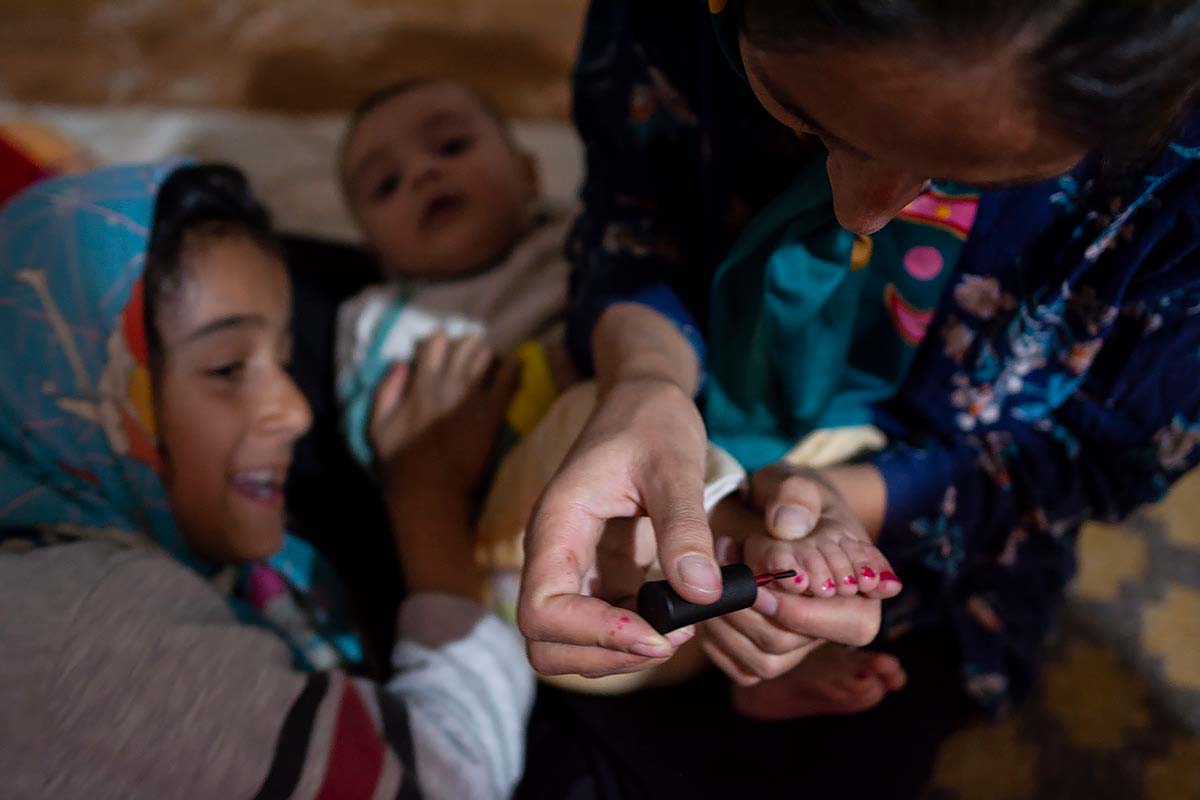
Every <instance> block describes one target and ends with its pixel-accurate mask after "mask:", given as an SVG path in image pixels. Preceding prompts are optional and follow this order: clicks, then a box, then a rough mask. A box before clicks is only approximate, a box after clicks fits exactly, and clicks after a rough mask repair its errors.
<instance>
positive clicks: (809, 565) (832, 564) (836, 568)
mask: <svg viewBox="0 0 1200 800" xmlns="http://www.w3.org/2000/svg"><path fill="white" fill-rule="evenodd" d="M757 544H758V545H759V547H758V548H756V549H761V550H763V551H765V552H761V553H759V554H756V558H755V560H754V563H756V564H757V563H765V564H766V567H765V569H766V571H769V572H783V571H785V570H795V571H796V577H794V578H789V579H786V580H781V581H778V582H776V583H774V584H772V585H771V588H773V589H778V590H782V591H792V592H798V593H804V594H811V595H813V596H814V597H836V596H838V595H842V596H850V595H855V594H865V595H869V596H870V597H873V598H876V599H879V600H886V599H888V598H891V597H895V596H896V595H897V594H899V593H900V588H901V587H900V579H899V578H898V577H896V573H895V572H894V571H893V570H892V565H891V564H890V563H889V562H888V560H887V559H886V558H885V557H884V555H883V553H881V552H880V551H879V548H878V547H876V546H875V545H873V544H870V543H869V542H864V541H860V540H858V539H852V538H850V537H849V536H845V535H842V534H839V533H831V534H825V533H814V534H811V535H810V536H808V537H807V538H804V539H799V540H793V541H773V542H762V541H761V540H760V542H758V543H757ZM760 559H761V560H760Z"/></svg>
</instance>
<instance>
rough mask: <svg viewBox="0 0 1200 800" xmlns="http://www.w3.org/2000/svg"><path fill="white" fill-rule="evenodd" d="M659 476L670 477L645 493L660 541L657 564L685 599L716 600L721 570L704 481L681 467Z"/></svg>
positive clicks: (719, 590) (656, 534)
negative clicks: (710, 523)
mask: <svg viewBox="0 0 1200 800" xmlns="http://www.w3.org/2000/svg"><path fill="white" fill-rule="evenodd" d="M659 475H660V476H662V475H669V476H670V477H668V478H665V479H663V480H662V481H661V482H660V483H659V484H658V485H657V486H656V487H655V488H654V490H653V491H650V492H645V493H643V504H644V505H645V508H646V512H647V514H648V515H649V517H650V521H651V522H652V523H653V524H654V531H655V538H656V539H657V541H658V563H659V564H661V565H662V569H663V573H664V574H665V575H666V578H667V582H668V583H670V584H671V588H673V589H674V590H675V591H676V592H678V593H679V594H680V596H681V597H683V599H684V600H687V601H689V602H692V603H701V604H704V605H707V604H708V603H712V602H715V601H716V600H717V598H719V597H720V596H721V571H720V568H719V567H718V566H717V560H716V558H715V557H714V554H713V535H712V529H711V528H709V526H708V516H707V515H706V514H705V513H704V480H703V478H702V477H700V476H691V475H689V474H688V472H687V471H686V470H681V469H676V470H671V469H664V470H661V471H659Z"/></svg>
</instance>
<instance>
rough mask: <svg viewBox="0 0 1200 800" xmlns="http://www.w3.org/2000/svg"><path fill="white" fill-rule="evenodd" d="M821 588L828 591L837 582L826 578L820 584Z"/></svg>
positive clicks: (834, 586) (833, 587)
mask: <svg viewBox="0 0 1200 800" xmlns="http://www.w3.org/2000/svg"><path fill="white" fill-rule="evenodd" d="M821 588H822V589H824V590H825V591H829V590H830V589H836V588H837V584H836V583H834V582H833V581H832V580H828V581H825V582H824V583H822V584H821Z"/></svg>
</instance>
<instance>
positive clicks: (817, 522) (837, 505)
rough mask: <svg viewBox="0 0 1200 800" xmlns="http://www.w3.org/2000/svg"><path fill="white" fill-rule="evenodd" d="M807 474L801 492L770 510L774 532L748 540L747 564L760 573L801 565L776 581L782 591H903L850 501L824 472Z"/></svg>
mask: <svg viewBox="0 0 1200 800" xmlns="http://www.w3.org/2000/svg"><path fill="white" fill-rule="evenodd" d="M804 474H805V475H807V477H808V480H806V481H803V482H799V483H798V486H797V488H796V491H800V490H801V489H803V491H802V492H801V493H800V495H798V496H795V497H790V498H788V501H787V505H777V507H773V508H768V509H767V519H770V520H773V521H774V524H773V525H770V526H769V527H770V532H767V531H764V532H763V533H759V534H756V535H753V536H751V537H750V538H748V539H747V540H746V541H745V542H744V543H743V552H744V554H745V559H746V563H748V564H749V565H750V566H751V567H752V568H753V569H754V570H755V571H756V572H784V571H786V570H795V571H796V576H795V577H794V578H788V579H785V580H781V581H776V582H775V583H773V584H771V588H772V589H775V590H778V591H786V592H792V593H798V594H811V595H813V596H814V597H835V596H838V595H842V596H850V595H855V594H860V593H861V594H865V595H869V596H870V597H872V598H875V599H880V600H885V599H887V598H889V597H894V596H896V595H897V594H899V593H900V588H901V587H900V579H899V578H897V577H896V574H895V572H894V571H893V570H892V565H891V564H890V563H889V562H888V560H887V559H886V558H885V557H884V555H883V553H881V552H880V551H879V548H877V547H876V546H875V545H874V544H873V543H872V542H871V538H870V536H869V535H868V534H867V531H866V529H865V528H863V526H862V523H861V522H860V521H859V520H858V518H857V517H856V516H855V515H854V513H853V512H852V511H850V506H849V504H848V503H847V502H846V500H845V499H844V498H843V497H842V496H841V495H840V494H839V493H838V491H837V489H835V488H834V487H833V486H832V485H831V484H830V483H829V482H828V481H826V480H824V478H823V477H822V476H821V475H820V473H819V472H817V471H815V470H813V471H807V472H806V473H804ZM808 495H811V496H808ZM813 509H815V510H816V512H817V513H816V514H813V513H812V511H811V510H813ZM789 534H790V536H789ZM785 537H787V538H785Z"/></svg>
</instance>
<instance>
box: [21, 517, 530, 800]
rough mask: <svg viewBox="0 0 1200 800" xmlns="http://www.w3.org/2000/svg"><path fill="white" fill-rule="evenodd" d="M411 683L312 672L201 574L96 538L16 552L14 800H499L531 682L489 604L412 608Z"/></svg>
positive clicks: (402, 622) (405, 656)
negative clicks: (245, 620)
mask: <svg viewBox="0 0 1200 800" xmlns="http://www.w3.org/2000/svg"><path fill="white" fill-rule="evenodd" d="M398 624H399V644H398V645H397V646H396V649H395V651H394V653H393V657H392V661H393V667H394V673H393V677H392V679H391V680H390V681H389V682H388V683H387V684H375V683H372V682H370V681H365V680H361V679H357V678H352V677H349V676H347V675H345V674H343V673H340V672H322V673H303V672H298V671H296V670H295V669H294V668H293V666H292V660H291V655H290V654H289V652H288V649H287V647H286V645H285V644H284V643H283V642H282V641H281V640H280V639H278V638H277V637H276V636H275V635H274V634H272V633H270V632H268V631H265V630H262V629H259V628H256V627H252V626H247V625H244V624H240V623H239V622H238V621H237V620H236V619H235V617H234V616H233V614H232V612H231V611H230V610H229V607H228V606H227V605H226V603H225V601H224V600H223V598H222V597H221V596H220V595H219V594H218V593H217V592H216V591H214V590H213V589H212V588H211V587H210V586H209V585H208V584H207V583H205V582H204V580H203V579H201V578H200V577H198V576H197V575H196V574H195V573H193V572H191V571H189V570H187V569H186V568H184V567H182V566H180V565H178V564H177V563H175V562H174V561H172V560H171V559H169V558H167V557H165V556H163V555H161V554H159V553H158V552H157V551H155V550H152V549H139V550H129V549H123V548H120V547H118V546H116V545H113V544H108V543H105V542H96V541H91V542H85V543H79V544H72V545H63V546H59V547H53V548H47V549H43V550H36V551H32V552H30V553H26V554H16V553H0V776H3V777H0V795H3V796H4V797H5V798H14V800H17V799H18V798H41V797H55V798H71V797H88V798H93V799H94V800H101V799H102V798H138V797H155V798H157V797H171V798H173V800H183V798H215V797H220V798H243V797H244V798H285V797H286V798H291V797H295V798H393V797H396V798H420V797H429V798H441V797H444V798H455V799H456V800H457V799H459V798H498V797H505V796H507V795H508V794H510V793H511V791H512V789H513V787H514V786H515V784H516V781H517V780H518V778H519V777H520V773H521V769H522V761H523V756H524V725H525V720H526V718H527V715H528V712H529V707H530V704H531V701H532V695H533V678H532V675H531V673H530V670H529V667H528V665H527V663H526V660H525V655H524V650H523V647H522V642H521V640H520V637H519V635H518V634H517V633H516V632H515V631H514V630H512V629H511V628H510V627H508V626H507V625H505V624H504V623H502V622H501V621H500V620H499V619H498V618H496V617H495V616H492V615H490V614H489V613H487V612H486V611H485V610H484V609H482V608H481V607H479V606H477V605H475V604H473V603H471V602H468V601H466V600H463V599H460V598H457V597H451V596H449V595H436V594H423V595H418V596H415V597H413V598H411V599H409V600H408V601H407V602H406V603H405V605H404V606H403V607H402V608H401V611H400V619H399V621H398Z"/></svg>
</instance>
